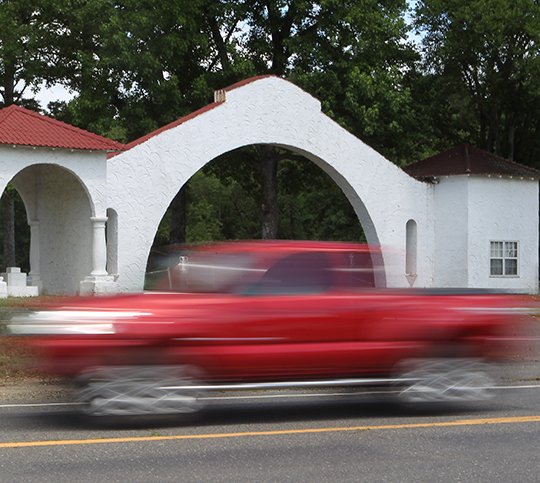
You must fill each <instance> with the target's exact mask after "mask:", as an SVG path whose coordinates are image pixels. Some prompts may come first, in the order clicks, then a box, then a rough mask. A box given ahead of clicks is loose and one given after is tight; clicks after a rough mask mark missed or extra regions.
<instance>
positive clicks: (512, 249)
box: [505, 242, 517, 258]
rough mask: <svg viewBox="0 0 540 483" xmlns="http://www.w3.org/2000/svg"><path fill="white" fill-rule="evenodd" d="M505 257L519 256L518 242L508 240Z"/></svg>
mask: <svg viewBox="0 0 540 483" xmlns="http://www.w3.org/2000/svg"><path fill="white" fill-rule="evenodd" d="M505 252H506V253H505V257H510V258H516V257H517V242H506V250H505Z"/></svg>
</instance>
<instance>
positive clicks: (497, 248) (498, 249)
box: [491, 242, 503, 258]
mask: <svg viewBox="0 0 540 483" xmlns="http://www.w3.org/2000/svg"><path fill="white" fill-rule="evenodd" d="M502 256H503V242H491V257H492V258H493V257H497V258H501V257H502Z"/></svg>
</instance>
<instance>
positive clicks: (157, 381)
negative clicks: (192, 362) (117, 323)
mask: <svg viewBox="0 0 540 483" xmlns="http://www.w3.org/2000/svg"><path fill="white" fill-rule="evenodd" d="M194 374H195V372H194V371H193V370H192V369H191V368H190V367H187V366H134V367H133V366H117V367H96V368H92V369H90V370H87V371H85V372H84V373H83V374H81V375H80V377H79V378H78V380H77V382H78V387H79V390H78V395H77V400H78V402H79V403H80V404H81V405H82V410H83V412H84V413H85V414H86V415H88V416H96V417H99V416H144V415H158V414H162V415H164V414H191V413H195V412H197V411H198V410H199V409H200V408H201V404H200V391H198V390H197V389H196V379H195V378H194V377H193V375H194Z"/></svg>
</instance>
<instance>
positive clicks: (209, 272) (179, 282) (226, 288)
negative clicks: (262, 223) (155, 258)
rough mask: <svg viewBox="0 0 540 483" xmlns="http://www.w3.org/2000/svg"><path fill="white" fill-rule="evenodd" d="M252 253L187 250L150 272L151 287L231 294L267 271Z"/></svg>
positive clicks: (149, 282)
mask: <svg viewBox="0 0 540 483" xmlns="http://www.w3.org/2000/svg"><path fill="white" fill-rule="evenodd" d="M254 265H255V259H254V257H253V256H252V255H251V254H249V253H211V252H207V251H200V252H198V251H193V252H184V253H182V254H181V255H176V256H173V257H169V261H168V263H167V264H166V267H164V268H161V269H159V270H154V271H152V272H147V274H146V281H145V287H146V289H147V290H158V291H171V292H190V293H205V292H217V293H230V292H234V291H236V290H238V287H239V286H243V285H245V284H246V283H250V282H251V281H253V280H254V279H256V278H258V277H260V276H261V275H262V274H264V272H265V271H266V270H265V269H264V268H256V267H255V266H254Z"/></svg>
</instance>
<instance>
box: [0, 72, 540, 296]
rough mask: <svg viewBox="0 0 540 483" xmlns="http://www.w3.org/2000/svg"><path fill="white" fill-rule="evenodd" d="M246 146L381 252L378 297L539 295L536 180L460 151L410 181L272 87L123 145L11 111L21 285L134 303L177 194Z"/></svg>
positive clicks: (9, 177) (239, 92)
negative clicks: (301, 161)
mask: <svg viewBox="0 0 540 483" xmlns="http://www.w3.org/2000/svg"><path fill="white" fill-rule="evenodd" d="M249 145H274V146H279V147H283V148H286V149H287V150H290V151H293V152H296V153H298V154H300V155H302V156H303V157H305V158H307V159H308V160H310V161H311V162H313V163H315V164H316V165H317V166H318V167H320V168H321V169H322V170H323V171H325V172H326V173H327V174H328V175H329V176H330V178H331V179H332V180H333V181H334V182H335V183H336V184H337V185H338V186H339V187H340V188H341V190H342V191H343V193H344V195H345V196H346V197H347V199H348V201H349V202H350V204H351V205H352V207H353V209H354V211H355V213H356V215H357V216H358V220H359V222H360V223H361V225H362V227H363V229H364V232H365V234H366V237H367V240H368V242H369V243H370V244H373V245H378V246H380V248H381V253H382V258H383V260H382V265H383V266H384V269H385V273H384V276H383V277H381V278H379V279H378V280H377V283H378V285H380V286H382V285H386V286H389V287H408V286H414V287H434V286H436V287H474V288H501V289H505V290H514V291H527V292H532V293H534V292H536V291H537V289H538V239H539V237H538V219H539V218H538V179H540V172H539V171H537V170H535V169H533V168H530V167H526V166H522V165H519V164H517V163H513V162H511V161H507V160H504V159H502V158H499V157H497V156H495V155H493V154H490V153H487V152H485V151H481V150H478V149H477V148H474V147H472V146H469V145H462V146H458V147H455V148H453V149H450V150H448V151H447V152H444V153H440V154H438V155H435V156H433V157H431V158H428V159H425V160H421V161H418V162H416V163H413V164H410V165H408V166H407V167H406V168H405V170H406V171H407V173H409V174H410V175H409V174H407V173H406V172H405V171H404V170H402V169H400V168H399V167H397V166H396V165H394V164H393V163H391V162H390V161H388V160H387V159H385V158H384V157H383V156H381V155H380V154H379V153H377V152H376V151H374V150H373V149H371V148H370V147H369V146H367V145H366V144H365V143H363V142H362V141H361V140H360V139H358V138H356V137H355V136H353V135H352V134H350V133H349V132H347V131H346V130H344V129H343V128H342V127H340V126H339V125H338V124H337V123H336V122H334V121H332V120H331V119H330V118H329V117H328V116H326V115H324V114H323V113H322V112H321V104H320V102H319V101H318V100H317V99H315V98H313V97H312V96H310V95H309V94H307V93H306V92H304V91H302V90H301V89H300V88H298V87H296V86H295V85H294V84H292V83H290V82H288V81H285V80H283V79H280V78H278V77H274V76H261V77H255V78H251V79H247V80H245V81H242V82H240V83H238V84H235V85H233V86H231V87H229V88H227V89H224V90H221V91H217V92H216V94H215V102H214V103H212V104H210V105H208V106H206V107H204V108H202V109H200V110H198V111H196V112H194V113H192V114H190V115H188V116H186V117H184V118H182V119H179V120H177V121H175V122H173V123H171V124H169V125H167V126H164V127H162V128H160V129H158V130H157V131H155V132H153V133H150V134H148V135H146V136H144V137H142V138H141V139H138V140H136V141H134V142H133V143H130V144H128V145H121V144H119V143H117V142H115V141H112V140H110V139H106V138H103V137H100V136H97V135H95V134H92V133H89V132H87V131H83V130H81V129H78V128H75V127H73V126H69V125H67V124H64V123H61V122H59V121H56V120H53V119H51V118H47V117H45V116H41V115H39V114H37V113H35V112H32V111H29V110H28V109H24V108H22V107H19V106H9V107H6V108H4V109H2V110H0V193H3V191H4V190H5V188H6V186H7V184H8V183H9V182H10V181H12V182H13V184H14V185H15V187H16V189H17V190H18V191H19V192H20V193H21V195H22V197H23V200H24V203H25V206H26V210H27V213H28V221H29V224H30V226H31V233H32V243H31V253H30V261H31V270H32V271H31V275H33V276H37V278H38V279H39V276H41V277H42V278H43V281H44V282H46V283H43V289H44V291H46V292H49V293H51V292H55V293H75V292H77V291H78V292H79V293H82V294H99V293H107V292H115V291H118V290H120V291H140V290H142V288H143V284H144V276H145V269H146V264H147V260H148V256H149V252H150V249H151V246H152V243H153V240H154V237H155V234H156V231H157V229H158V226H159V223H160V221H161V219H162V218H163V215H164V213H165V212H166V210H167V208H168V207H169V205H170V203H171V201H172V200H173V198H174V197H175V195H176V193H177V192H178V190H179V189H181V187H182V186H183V185H184V184H185V183H186V182H188V180H189V179H190V178H191V177H192V176H193V175H194V174H195V173H196V172H197V171H199V170H200V169H201V168H202V167H203V166H205V165H206V164H207V163H209V162H211V161H212V160H214V159H216V158H218V157H219V156H221V155H223V154H225V153H228V152H232V151H234V150H236V149H239V148H242V147H245V146H249ZM111 152H113V153H120V154H116V155H110V156H109V157H108V155H107V153H111ZM497 246H503V247H505V246H506V247H511V248H512V251H513V252H512V253H514V254H513V255H508V257H510V258H512V260H510V259H509V260H508V262H506V261H504V257H505V256H506V255H502V256H499V262H500V259H501V257H502V259H503V262H504V263H509V264H510V265H509V266H512V264H514V265H513V266H514V267H515V268H514V269H512V270H509V271H505V272H504V273H498V272H497V271H496V270H493V269H492V268H491V267H492V266H494V264H495V265H496V263H498V262H497V260H496V259H497V254H496V253H495V254H494V252H493V250H492V248H493V247H497ZM64 253H65V254H67V257H65V256H64ZM515 253H517V256H516V255H515ZM60 254H62V256H64V259H65V261H66V263H64V264H60V263H57V261H58V260H59V258H60ZM516 264H517V267H516ZM36 267H38V268H37V269H36ZM32 272H33V273H32ZM34 278H35V277H34ZM78 281H79V285H78V290H77V282H78ZM2 283H4V282H1V281H0V296H2V295H3V294H4V296H5V291H4V292H3V294H2V288H3V286H2ZM4 286H5V283H4Z"/></svg>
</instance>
